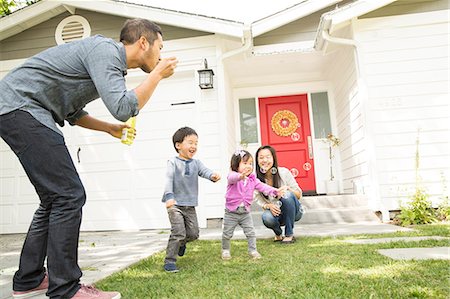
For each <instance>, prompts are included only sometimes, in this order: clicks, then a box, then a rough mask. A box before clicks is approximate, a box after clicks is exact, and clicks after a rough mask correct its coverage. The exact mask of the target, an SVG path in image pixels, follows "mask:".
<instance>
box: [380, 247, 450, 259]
mask: <svg viewBox="0 0 450 299" xmlns="http://www.w3.org/2000/svg"><path fill="white" fill-rule="evenodd" d="M378 252H379V253H380V254H382V255H384V256H387V257H390V258H392V259H394V260H450V247H430V248H395V249H379V250H378Z"/></svg>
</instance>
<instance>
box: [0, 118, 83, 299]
mask: <svg viewBox="0 0 450 299" xmlns="http://www.w3.org/2000/svg"><path fill="white" fill-rule="evenodd" d="M0 136H1V137H2V138H3V140H5V142H6V143H7V144H8V145H9V146H10V147H11V149H12V150H13V151H14V153H15V154H16V156H17V157H18V158H19V160H20V163H21V164H22V166H23V168H24V170H25V172H26V174H27V175H28V178H29V179H30V181H31V183H32V184H33V185H34V187H35V189H36V192H37V194H38V195H39V199H40V204H39V208H38V209H37V210H36V212H35V214H34V216H33V220H32V222H31V225H30V228H29V230H28V234H27V236H26V239H25V243H24V245H23V248H22V253H21V255H20V264H19V270H18V271H17V272H16V273H15V275H14V279H13V289H14V290H15V291H27V290H30V289H33V288H35V287H37V286H38V285H39V284H40V282H41V281H42V279H43V278H44V275H45V268H44V260H45V257H47V268H48V275H49V280H50V282H49V289H48V292H47V295H48V296H49V297H50V298H71V297H73V295H74V294H75V293H76V292H77V291H78V289H79V288H80V286H79V281H80V277H81V270H80V268H79V266H78V239H79V233H80V224H81V209H82V207H83V205H84V203H85V201H86V194H85V191H84V187H83V185H82V183H81V180H80V178H79V176H78V173H77V171H76V169H75V166H74V165H73V162H72V159H71V157H70V155H69V152H68V150H67V147H66V145H65V142H64V137H63V136H61V135H60V134H58V133H57V132H55V131H53V130H51V129H49V128H47V127H46V126H44V125H42V124H41V123H40V122H38V121H37V120H36V119H34V118H33V117H32V116H31V115H30V114H29V113H27V112H24V111H21V110H15V111H12V112H10V113H7V114H4V115H0Z"/></svg>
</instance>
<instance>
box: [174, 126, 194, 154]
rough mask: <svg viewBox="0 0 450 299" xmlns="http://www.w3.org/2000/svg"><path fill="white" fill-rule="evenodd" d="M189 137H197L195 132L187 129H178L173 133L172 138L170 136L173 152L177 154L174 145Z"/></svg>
mask: <svg viewBox="0 0 450 299" xmlns="http://www.w3.org/2000/svg"><path fill="white" fill-rule="evenodd" d="M189 135H195V136H197V137H198V135H197V132H195V130H194V129H192V128H189V127H182V128H179V129H178V130H177V131H176V132H175V134H173V136H172V142H173V147H174V148H175V150H176V151H177V153H178V149H177V147H176V144H177V143H182V142H183V140H184V138H186V137H187V136H189Z"/></svg>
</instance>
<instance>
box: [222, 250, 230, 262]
mask: <svg viewBox="0 0 450 299" xmlns="http://www.w3.org/2000/svg"><path fill="white" fill-rule="evenodd" d="M222 259H223V260H224V261H228V260H231V254H230V251H229V250H222Z"/></svg>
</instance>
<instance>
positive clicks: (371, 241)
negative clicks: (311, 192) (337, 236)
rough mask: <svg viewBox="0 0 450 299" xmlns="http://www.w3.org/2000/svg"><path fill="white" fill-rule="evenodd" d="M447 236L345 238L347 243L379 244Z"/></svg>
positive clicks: (435, 238)
mask: <svg viewBox="0 0 450 299" xmlns="http://www.w3.org/2000/svg"><path fill="white" fill-rule="evenodd" d="M449 239H450V238H447V237H439V236H423V237H395V238H380V239H360V240H345V241H344V242H346V243H351V244H378V243H389V242H399V241H403V242H413V241H423V240H449Z"/></svg>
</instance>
